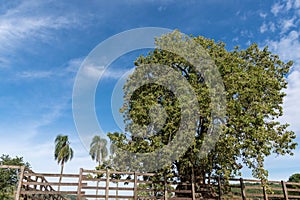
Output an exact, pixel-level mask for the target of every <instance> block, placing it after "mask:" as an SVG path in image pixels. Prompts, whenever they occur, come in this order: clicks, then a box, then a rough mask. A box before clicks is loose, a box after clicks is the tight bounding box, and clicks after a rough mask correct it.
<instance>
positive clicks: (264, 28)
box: [259, 23, 268, 33]
mask: <svg viewBox="0 0 300 200" xmlns="http://www.w3.org/2000/svg"><path fill="white" fill-rule="evenodd" d="M259 30H260V32H261V33H264V32H266V31H267V30H268V27H267V24H266V23H263V24H262V25H261V26H260V28H259Z"/></svg>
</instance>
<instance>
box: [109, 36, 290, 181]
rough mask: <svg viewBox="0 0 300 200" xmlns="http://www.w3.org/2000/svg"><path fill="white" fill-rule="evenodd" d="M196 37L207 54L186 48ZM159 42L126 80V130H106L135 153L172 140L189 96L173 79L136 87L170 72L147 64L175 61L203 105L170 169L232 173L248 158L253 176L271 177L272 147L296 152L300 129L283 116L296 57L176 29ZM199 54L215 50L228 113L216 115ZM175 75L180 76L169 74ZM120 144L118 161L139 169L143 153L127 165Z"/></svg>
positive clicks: (181, 173) (180, 173) (185, 173)
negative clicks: (208, 144)
mask: <svg viewBox="0 0 300 200" xmlns="http://www.w3.org/2000/svg"><path fill="white" fill-rule="evenodd" d="M191 43H196V44H197V45H199V46H201V47H202V48H203V49H204V50H205V51H206V53H207V54H205V53H203V52H200V51H202V50H201V49H200V50H198V49H197V48H195V49H190V50H189V51H187V50H186V48H183V47H184V46H186V45H190V44H191ZM156 45H157V48H156V49H154V50H153V51H151V52H150V53H149V54H148V55H147V56H141V57H139V58H138V59H137V60H136V61H135V66H136V68H135V71H134V73H133V75H131V76H130V77H129V79H128V80H127V82H126V84H125V86H124V105H123V107H122V108H121V112H122V113H123V115H124V118H125V124H126V133H113V134H108V135H109V137H110V139H111V141H112V143H113V144H114V145H116V146H118V147H119V148H120V149H123V150H126V151H130V152H134V153H135V152H139V153H147V152H153V151H155V150H156V149H159V148H162V147H164V146H166V145H167V144H168V143H170V142H171V141H172V140H173V139H174V138H175V134H176V132H177V131H178V129H179V124H181V123H182V120H183V118H182V117H181V116H182V113H181V112H182V108H183V107H184V106H187V107H188V106H194V105H192V104H191V103H190V102H189V101H188V100H185V99H184V97H180V98H182V99H183V100H182V99H180V98H178V96H177V94H175V93H174V92H173V91H172V88H171V87H172V86H171V87H170V88H171V89H170V88H166V87H165V86H163V85H161V84H157V83H149V84H144V85H142V86H140V87H139V88H136V85H138V81H139V80H140V79H141V78H143V79H147V78H149V77H150V78H155V77H156V76H157V77H158V76H160V77H161V79H164V80H168V79H170V76H169V75H168V74H167V73H156V72H149V73H148V74H146V75H145V73H147V72H145V71H143V70H144V66H145V65H150V66H152V67H153V66H155V65H163V66H169V67H171V68H172V69H173V70H175V71H176V72H178V73H179V74H180V75H181V77H182V78H184V79H185V80H186V87H192V89H193V91H194V93H195V94H196V98H197V104H198V107H199V110H198V113H199V118H198V119H197V120H196V122H189V121H186V122H185V123H186V127H191V126H192V125H196V128H195V129H194V130H192V131H193V132H194V133H193V136H194V140H193V141H192V142H191V144H190V146H189V148H188V149H187V150H186V151H185V152H184V154H183V155H182V156H181V157H180V158H177V159H175V160H174V161H173V162H172V163H171V164H170V165H169V167H167V168H165V171H168V172H170V173H173V174H174V176H177V177H179V178H180V179H181V180H190V179H191V178H192V177H190V174H194V175H195V176H197V177H202V178H203V177H204V176H212V175H222V176H224V177H229V176H234V175H238V174H240V169H241V168H242V167H244V166H246V167H248V168H250V169H252V172H253V176H254V177H256V178H260V179H265V178H266V177H267V175H268V172H267V170H266V169H265V167H264V160H265V158H266V157H267V156H269V155H271V154H272V153H275V154H278V155H286V154H290V155H292V154H293V153H292V150H293V149H295V147H296V143H295V142H294V139H295V133H294V132H292V131H289V130H287V127H288V124H282V123H280V122H279V121H278V120H277V119H278V117H280V116H282V114H283V110H282V103H283V97H284V96H285V93H284V89H285V88H286V87H287V81H286V76H287V74H288V73H289V70H290V67H291V66H292V62H291V61H290V62H287V63H285V62H283V61H281V60H280V59H279V57H278V56H277V55H275V54H273V53H272V52H270V51H269V50H268V47H264V48H262V49H260V48H259V47H258V45H257V44H252V45H250V46H249V47H248V48H246V49H240V48H239V47H235V48H234V50H232V51H228V50H227V49H226V47H225V44H224V43H223V42H215V41H214V40H211V39H207V38H204V37H202V36H198V37H186V36H183V35H182V34H181V33H179V32H178V31H174V32H173V33H170V34H167V35H164V36H162V37H160V38H157V39H156ZM165 46H171V48H174V49H177V50H178V49H179V51H181V54H182V55H185V57H186V58H190V60H187V59H184V58H183V57H182V56H179V55H178V54H175V53H174V52H173V53H172V52H170V51H167V50H165V49H166V48H165ZM198 51H199V52H198ZM197 54H199V55H209V57H210V58H211V60H212V61H213V62H214V64H215V66H216V67H217V69H218V72H219V74H220V76H221V78H222V82H223V83H222V84H223V86H224V89H225V93H224V96H225V98H226V112H225V115H224V116H223V117H222V118H219V119H217V118H212V117H211V116H212V114H211V112H212V107H211V104H212V97H211V96H210V93H211V91H212V89H211V88H209V87H208V84H211V77H209V76H207V75H206V74H205V72H203V71H202V72H201V71H199V70H197V69H196V67H195V66H194V65H193V64H191V62H190V61H191V60H193V59H194V60H196V59H197V58H194V56H195V55H197ZM204 57H205V56H204ZM198 59H199V60H201V59H203V58H198ZM141 74H142V77H141ZM170 82H171V83H172V82H174V80H171V79H170ZM177 87H182V85H178V86H177ZM180 89H181V88H180ZM213 89H214V88H213ZM180 103H181V104H184V105H180ZM153 109H156V110H157V111H156V112H154V113H158V114H157V115H153V114H152V115H151V113H153ZM161 122H163V124H162V125H161ZM192 123H194V124H192ZM214 123H217V124H220V127H221V129H219V130H218V133H219V137H218V140H217V141H216V144H215V145H214V148H213V149H212V150H211V151H210V152H209V153H208V154H207V155H206V156H204V157H203V156H201V155H200V153H201V148H202V147H203V145H204V139H205V137H206V136H207V135H209V134H210V132H209V131H210V128H211V127H210V126H211V124H214ZM141 127H142V128H141ZM149 132H151V134H149ZM121 152H122V151H120V153H119V154H118V156H116V160H115V161H114V163H115V164H116V165H117V166H119V167H122V169H124V168H125V169H129V170H130V169H133V168H134V169H138V168H136V167H134V165H139V166H142V164H141V163H142V162H143V161H140V160H138V161H137V162H136V163H134V162H131V163H130V165H126V160H128V159H129V157H128V154H123V153H121ZM132 155H134V154H132ZM126 156H127V157H126ZM124 163H125V164H124ZM126 167H127V168H126Z"/></svg>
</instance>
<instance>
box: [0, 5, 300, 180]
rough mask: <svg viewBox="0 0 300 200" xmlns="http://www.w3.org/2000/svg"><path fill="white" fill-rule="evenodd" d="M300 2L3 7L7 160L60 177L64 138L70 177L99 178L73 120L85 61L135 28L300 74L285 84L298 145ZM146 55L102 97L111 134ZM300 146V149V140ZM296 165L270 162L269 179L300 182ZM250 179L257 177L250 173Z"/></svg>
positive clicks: (129, 62) (0, 36) (288, 118)
mask: <svg viewBox="0 0 300 200" xmlns="http://www.w3.org/2000/svg"><path fill="white" fill-rule="evenodd" d="M299 23H300V0H276V1H263V0H243V1H242V0H240V1H238V0H228V1H223V0H202V1H196V0H193V1H189V0H187V1H175V0H162V1H154V0H126V1H125V0H124V1H121V0H119V1H117V0H113V1H110V2H108V1H102V0H101V1H96V0H90V1H79V0H75V1H72V3H69V2H68V1H55V0H45V1H37V0H26V1H25V0H24V1H22V0H10V1H6V0H0V44H1V45H0V76H1V78H0V89H1V93H0V134H1V141H0V154H10V155H12V156H15V155H19V156H24V159H25V160H26V161H28V162H30V163H31V164H32V167H33V170H35V171H52V172H58V171H59V166H57V164H56V162H55V161H54V159H53V146H54V145H53V144H54V138H55V137H56V135H57V134H68V135H69V137H70V140H71V142H72V143H71V145H72V146H73V148H74V150H75V158H74V159H73V160H72V161H71V162H70V163H68V164H67V165H66V171H67V172H78V171H79V168H80V167H84V168H89V169H90V168H94V166H95V163H94V162H93V161H91V159H90V157H89V155H88V152H87V150H86V149H85V148H84V147H83V145H82V143H81V141H80V139H79V137H78V134H77V132H76V128H75V125H74V121H73V116H72V89H73V84H74V80H75V76H76V72H77V70H78V69H79V67H80V64H81V63H82V61H83V60H84V58H85V57H86V56H87V55H88V54H89V52H91V50H92V49H93V48H95V47H96V46H97V45H98V44H99V43H100V42H102V41H104V40H105V39H107V38H108V37H110V36H113V35H115V34H117V33H120V32H122V31H126V30H129V29H132V28H141V27H149V26H150V27H164V28H169V29H179V30H180V31H181V32H183V33H185V34H193V35H203V36H205V37H209V38H213V39H215V40H216V41H219V40H221V41H224V42H225V43H226V44H227V48H228V49H229V50H230V49H232V48H233V47H234V46H236V45H239V46H241V47H242V48H245V47H247V46H248V45H249V44H251V43H253V42H256V43H258V44H259V46H261V47H263V46H265V45H268V46H269V48H270V49H271V50H272V52H274V53H277V54H279V55H280V58H281V59H283V60H284V61H287V60H294V62H295V64H294V66H293V69H292V71H291V73H290V74H289V76H288V77H287V80H288V82H289V88H288V89H287V90H286V92H287V96H286V98H285V101H284V116H283V117H282V118H281V119H280V120H281V121H282V122H289V123H290V124H291V127H290V128H291V129H292V130H294V131H295V132H296V133H297V135H298V136H299V135H300V125H299V121H300V101H299V98H298V96H299V92H300V53H299V52H300V42H299V39H300V27H299ZM139 53H145V51H141V52H132V53H129V54H128V55H126V56H123V57H121V58H119V59H118V60H116V61H115V62H114V63H113V64H112V65H111V66H110V67H109V71H108V72H107V73H106V75H105V79H103V81H102V82H101V85H99V87H98V89H97V95H96V101H95V104H96V111H97V116H98V120H99V121H100V122H101V125H103V126H102V128H103V130H104V132H108V131H114V130H118V127H117V126H116V124H115V123H114V120H113V117H112V114H111V107H110V99H111V96H110V95H111V90H112V89H113V88H114V84H115V83H116V81H117V80H118V79H119V78H120V77H121V76H122V74H123V73H125V72H126V71H127V70H129V69H130V68H131V67H132V66H133V60H134V58H135V57H136V56H137V55H138V54H139ZM297 141H298V142H299V141H300V140H299V139H297ZM299 163H300V147H298V148H297V150H296V151H295V156H294V157H289V156H286V157H271V158H269V159H268V160H267V162H266V167H267V168H268V169H269V171H270V178H271V179H283V180H286V179H287V178H288V176H289V175H291V174H292V173H295V172H300V165H299ZM245 175H246V176H249V173H248V172H247V171H245Z"/></svg>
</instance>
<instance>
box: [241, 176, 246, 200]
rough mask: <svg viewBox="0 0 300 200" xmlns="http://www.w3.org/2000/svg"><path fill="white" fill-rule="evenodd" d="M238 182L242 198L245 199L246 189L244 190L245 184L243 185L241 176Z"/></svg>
mask: <svg viewBox="0 0 300 200" xmlns="http://www.w3.org/2000/svg"><path fill="white" fill-rule="evenodd" d="M240 184H241V193H242V199H243V200H246V190H245V185H244V180H243V178H240Z"/></svg>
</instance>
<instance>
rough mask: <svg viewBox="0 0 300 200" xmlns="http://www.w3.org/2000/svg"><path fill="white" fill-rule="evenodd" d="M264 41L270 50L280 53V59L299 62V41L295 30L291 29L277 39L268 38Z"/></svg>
mask: <svg viewBox="0 0 300 200" xmlns="http://www.w3.org/2000/svg"><path fill="white" fill-rule="evenodd" d="M266 43H267V44H268V46H269V47H270V49H271V50H272V51H274V52H276V53H277V54H279V55H280V58H281V59H283V60H286V61H287V60H294V61H296V62H298V63H300V54H299V52H300V42H299V33H298V32H297V31H291V32H290V33H289V34H288V35H285V36H283V37H281V39H280V40H279V41H273V40H269V41H267V42H266Z"/></svg>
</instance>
